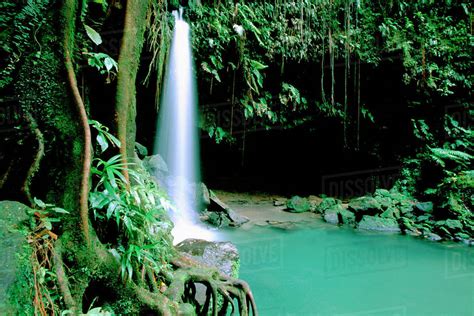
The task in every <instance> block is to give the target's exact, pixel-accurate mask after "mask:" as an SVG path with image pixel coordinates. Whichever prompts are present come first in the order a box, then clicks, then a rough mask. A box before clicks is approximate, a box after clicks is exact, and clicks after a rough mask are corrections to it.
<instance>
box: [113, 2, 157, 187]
mask: <svg viewBox="0 0 474 316" xmlns="http://www.w3.org/2000/svg"><path fill="white" fill-rule="evenodd" d="M149 6H150V0H143V1H127V9H126V13H125V26H124V32H123V38H122V45H121V48H120V56H119V60H118V69H119V71H118V76H117V95H116V100H115V101H116V104H115V116H116V123H117V134H118V139H119V140H120V142H121V148H120V154H121V155H122V162H123V163H127V161H128V160H129V159H133V157H134V149H135V137H136V123H135V117H136V115H137V104H136V102H137V100H136V78H137V72H138V67H139V66H140V54H141V51H142V47H143V42H144V34H145V28H146V15H147V11H148V8H149ZM124 175H125V177H126V178H127V179H128V171H127V169H126V168H125V169H124Z"/></svg>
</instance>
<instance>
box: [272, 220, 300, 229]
mask: <svg viewBox="0 0 474 316" xmlns="http://www.w3.org/2000/svg"><path fill="white" fill-rule="evenodd" d="M265 223H267V224H268V225H269V226H271V227H273V228H279V229H282V230H290V229H294V228H296V227H297V226H296V223H294V222H282V221H273V220H266V221H265Z"/></svg>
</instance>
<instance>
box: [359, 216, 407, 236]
mask: <svg viewBox="0 0 474 316" xmlns="http://www.w3.org/2000/svg"><path fill="white" fill-rule="evenodd" d="M357 228H358V229H362V230H373V231H380V232H390V233H399V232H400V227H399V226H398V223H397V221H396V220H394V219H392V218H382V217H376V216H370V215H364V216H363V217H362V220H361V221H360V222H359V224H358V225H357Z"/></svg>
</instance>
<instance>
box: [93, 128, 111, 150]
mask: <svg viewBox="0 0 474 316" xmlns="http://www.w3.org/2000/svg"><path fill="white" fill-rule="evenodd" d="M96 139H97V143H98V144H99V146H100V151H101V152H104V151H106V150H107V148H109V143H108V142H107V140H106V139H105V136H104V134H102V133H101V132H99V134H97V138H96Z"/></svg>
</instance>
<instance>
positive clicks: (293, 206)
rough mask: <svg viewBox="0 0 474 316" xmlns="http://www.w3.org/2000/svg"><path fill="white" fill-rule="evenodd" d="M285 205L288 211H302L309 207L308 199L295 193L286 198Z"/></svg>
mask: <svg viewBox="0 0 474 316" xmlns="http://www.w3.org/2000/svg"><path fill="white" fill-rule="evenodd" d="M286 207H287V208H288V211H289V212H292V213H304V212H308V211H309V210H310V209H311V204H310V203H309V201H308V199H306V198H303V197H300V196H297V195H296V196H294V197H292V198H291V199H289V200H288V202H287V203H286Z"/></svg>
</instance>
